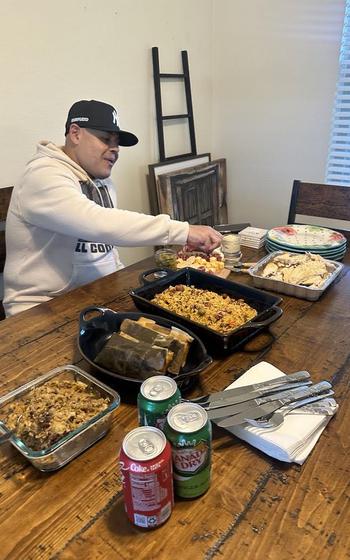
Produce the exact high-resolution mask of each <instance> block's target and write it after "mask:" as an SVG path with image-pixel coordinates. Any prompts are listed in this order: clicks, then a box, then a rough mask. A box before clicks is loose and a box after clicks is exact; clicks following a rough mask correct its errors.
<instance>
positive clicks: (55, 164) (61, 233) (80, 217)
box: [3, 100, 221, 316]
mask: <svg viewBox="0 0 350 560" xmlns="http://www.w3.org/2000/svg"><path fill="white" fill-rule="evenodd" d="M65 133H66V141H65V145H64V146H63V147H58V146H56V145H55V144H53V143H51V142H41V143H40V144H39V145H38V148H37V153H36V155H35V156H34V157H33V158H32V159H31V160H30V161H29V163H28V164H27V166H26V169H25V171H24V174H23V176H22V178H21V180H20V182H19V184H18V185H17V186H16V187H15V188H14V190H13V194H12V198H11V203H10V208H9V211H8V216H7V220H6V264H5V270H4V286H5V297H4V301H3V304H4V308H5V312H6V315H7V316H10V315H14V314H15V313H18V312H19V311H24V310H25V309H28V308H30V307H32V306H34V305H37V304H39V303H42V302H44V301H48V300H49V299H51V298H53V297H55V296H58V295H60V294H63V293H65V292H67V291H68V290H71V289H73V288H75V287H77V286H81V285H83V284H86V283H88V282H92V281H93V280H96V279H97V278H100V277H102V276H105V275H107V274H110V273H112V272H115V271H116V270H119V269H121V268H123V264H122V263H121V262H120V259H119V255H118V251H117V249H116V246H120V247H137V246H145V245H167V244H176V245H185V244H187V245H189V246H191V247H192V248H198V249H200V250H204V251H207V252H209V251H211V250H212V249H214V248H215V247H217V246H218V245H219V244H220V242H221V235H220V234H219V233H218V232H216V231H215V230H214V229H212V228H211V227H208V226H193V225H189V224H188V223H187V222H179V221H176V220H171V219H170V217H169V216H168V215H164V214H160V215H158V216H149V215H146V214H140V213H137V212H130V211H127V210H120V209H118V208H117V206H116V193H115V189H114V187H113V184H112V182H111V180H110V179H109V177H110V174H111V171H112V168H113V166H114V164H115V163H116V161H117V159H118V154H119V146H134V145H135V144H137V142H138V139H137V137H136V136H135V135H134V134H132V133H131V132H127V131H125V130H120V128H119V126H118V122H117V113H116V110H115V109H114V108H113V107H112V106H111V105H108V104H107V103H103V102H101V101H94V100H91V101H85V100H84V101H78V102H77V103H74V105H73V106H72V107H71V109H70V110H69V113H68V118H67V122H66V131H65Z"/></svg>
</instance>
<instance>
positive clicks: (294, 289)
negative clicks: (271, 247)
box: [248, 251, 344, 301]
mask: <svg viewBox="0 0 350 560" xmlns="http://www.w3.org/2000/svg"><path fill="white" fill-rule="evenodd" d="M286 252H287V251H274V252H273V253H270V254H269V255H267V257H264V258H263V259H261V260H260V261H258V262H257V263H256V264H255V265H254V266H251V267H250V268H249V269H248V272H249V274H250V276H251V277H252V278H253V282H254V286H257V287H258V288H262V289H263V290H272V291H273V292H279V293H281V294H287V295H288V296H294V297H297V298H301V299H307V300H309V301H316V300H318V299H319V298H320V297H321V295H322V294H323V293H324V292H325V291H326V290H327V288H329V286H330V285H331V284H332V283H333V282H334V280H335V279H336V277H337V276H338V275H339V274H340V272H341V270H342V269H343V268H344V266H343V265H342V264H341V263H339V262H337V261H331V260H327V259H325V260H326V263H330V264H332V265H334V266H335V267H336V268H335V270H334V272H333V273H332V274H331V275H330V276H329V278H328V279H327V280H326V281H325V282H324V284H323V285H322V286H321V287H319V288H311V287H310V286H301V285H299V284H289V283H288V282H283V281H282V280H275V279H273V278H265V277H264V276H261V273H262V270H263V268H264V267H265V266H266V265H267V263H269V262H270V261H272V260H273V259H274V258H275V257H276V256H278V255H282V254H284V253H286Z"/></svg>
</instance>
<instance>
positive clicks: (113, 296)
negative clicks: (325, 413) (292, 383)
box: [0, 249, 350, 560]
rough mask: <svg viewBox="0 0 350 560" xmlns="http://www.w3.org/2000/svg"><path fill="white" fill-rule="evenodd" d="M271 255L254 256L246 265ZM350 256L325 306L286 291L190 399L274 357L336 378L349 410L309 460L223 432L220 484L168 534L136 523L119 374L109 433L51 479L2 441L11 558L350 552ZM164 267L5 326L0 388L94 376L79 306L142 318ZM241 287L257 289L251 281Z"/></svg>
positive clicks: (130, 397)
mask: <svg viewBox="0 0 350 560" xmlns="http://www.w3.org/2000/svg"><path fill="white" fill-rule="evenodd" d="M263 254H264V252H263V251H261V250H260V252H259V253H257V252H255V251H254V250H250V249H244V259H245V260H250V261H251V260H256V259H257V258H259V257H261V256H263ZM343 262H344V269H343V270H342V272H341V274H340V275H339V277H338V278H337V279H336V281H335V282H334V284H332V285H331V287H330V288H329V289H328V290H327V291H326V292H325V293H324V294H323V295H322V296H321V298H320V299H319V300H318V301H316V302H312V301H307V300H305V299H299V298H296V297H291V296H287V295H283V296H282V297H283V301H282V303H281V304H280V305H281V307H282V309H283V315H282V317H281V318H280V319H279V320H277V321H276V322H275V323H273V324H272V325H271V327H270V328H269V331H268V332H266V333H265V332H263V333H261V334H260V335H259V336H257V337H256V338H253V339H252V340H251V341H250V342H249V343H248V344H247V345H246V347H243V348H241V349H239V350H238V351H236V352H233V353H232V354H230V355H229V356H226V357H224V358H221V359H215V360H214V361H213V363H212V364H211V365H210V366H209V367H207V368H206V369H205V370H204V371H203V372H202V373H201V374H200V375H199V376H198V379H196V382H195V383H194V384H193V385H192V387H191V388H189V389H188V392H187V394H186V397H188V398H191V397H193V396H197V395H199V394H205V393H208V392H213V391H217V390H221V389H223V388H225V387H226V386H227V385H229V384H230V383H232V382H233V381H234V380H236V379H238V378H239V377H240V376H241V375H242V374H243V373H244V372H245V371H246V370H248V369H249V368H250V367H251V366H253V365H255V364H257V363H259V362H261V361H263V360H264V361H267V362H269V363H270V364H272V365H274V366H276V367H277V368H279V369H280V370H282V371H283V372H284V373H287V374H288V373H292V372H294V371H298V370H308V371H309V372H310V374H311V378H312V380H313V381H314V382H318V381H321V380H328V381H330V382H331V383H332V385H333V388H334V391H335V398H336V400H337V402H338V403H339V405H340V406H339V410H338V412H337V414H336V416H334V417H333V418H332V419H331V420H330V422H329V423H328V425H327V427H326V428H325V430H324V431H323V433H322V435H321V436H320V439H319V440H318V442H317V444H316V446H315V447H314V449H313V450H312V452H311V454H310V455H309V456H308V458H307V460H306V461H305V462H304V464H303V465H299V464H296V463H287V462H281V461H278V460H276V459H273V458H272V457H270V456H268V455H266V454H264V453H263V452H261V451H258V450H257V449H256V448H254V447H252V446H251V445H249V444H247V443H245V442H243V441H242V440H240V439H238V438H237V437H235V436H233V435H232V434H229V433H228V432H227V431H225V430H224V429H218V428H216V429H214V433H213V459H212V461H213V462H212V481H211V486H210V488H209V490H208V491H207V492H206V493H205V494H204V495H203V496H201V497H199V498H197V499H192V500H184V499H179V498H176V499H175V505H174V509H173V512H172V515H171V517H170V518H169V520H168V521H167V522H166V523H165V524H164V525H163V526H161V527H159V528H157V529H154V530H145V529H140V528H137V527H135V526H133V525H132V524H131V523H130V522H129V521H128V519H127V517H126V514H125V511H124V500H123V491H122V484H121V478H120V473H119V467H118V455H119V451H120V447H121V442H122V440H123V438H124V436H125V435H126V434H127V433H128V432H129V431H130V430H131V429H133V428H135V427H137V425H138V424H137V408H136V400H135V399H136V394H137V390H138V385H137V386H136V388H135V384H131V383H130V384H129V385H128V384H123V385H121V384H118V381H117V380H115V379H114V378H112V377H110V378H108V379H107V382H109V383H110V385H111V386H112V387H114V388H115V389H116V390H117V391H118V392H119V393H120V396H121V401H122V402H121V405H120V407H119V408H118V409H117V410H116V411H115V413H114V417H113V422H112V427H111V429H110V431H109V432H108V433H107V435H106V436H105V437H104V438H102V439H101V440H100V441H98V442H97V443H96V444H95V445H93V446H92V447H90V448H89V449H88V450H86V451H85V452H84V453H82V454H81V455H80V456H78V457H77V458H75V459H74V460H73V461H71V462H70V463H69V464H67V465H66V466H64V467H63V468H61V469H60V470H57V471H55V472H51V473H43V472H41V471H39V470H37V469H35V468H34V467H33V466H32V465H31V464H30V463H29V462H28V461H27V460H26V459H25V458H24V457H23V456H22V455H21V454H20V453H19V452H18V451H17V450H16V449H15V448H14V447H13V446H12V445H11V444H10V443H9V442H6V443H5V444H3V445H2V446H1V448H0V475H1V476H0V558H1V559H2V560H5V559H6V560H10V559H11V560H39V559H40V560H44V559H45V560H46V559H59V560H73V559H78V560H80V559H81V560H83V559H84V560H86V559H91V560H101V559H109V560H110V559H118V560H119V559H120V560H134V559H147V560H152V559H154V560H156V559H157V560H168V559H169V558H173V557H177V555H179V558H181V560H186V559H191V560H197V559H203V560H204V559H205V560H211V559H217V560H220V559H222V558H224V559H233V558H237V559H240V558H245V560H260V559H269V560H275V559H276V560H277V559H278V560H287V559H288V560H289V559H293V560H302V559H311V558H317V559H318V560H321V559H322V560H323V559H328V558H332V559H333V560H340V559H345V558H350V515H349V511H350V509H349V499H350V482H349V481H350V407H349V406H348V401H349V399H350V341H349V325H350V304H349V302H350V272H349V271H350V268H349V265H350V255H349V254H347V256H346V258H345V259H344V261H343ZM153 266H154V260H153V258H152V257H150V258H148V259H145V260H143V261H141V262H138V263H136V264H133V265H131V266H128V267H127V268H125V269H123V270H121V271H119V272H116V273H114V274H112V275H110V276H106V277H105V278H102V279H100V280H98V281H96V282H93V283H91V284H88V285H86V286H83V287H80V288H78V289H76V290H73V291H71V292H69V293H67V294H65V295H63V296H60V297H57V298H55V299H52V300H51V301H49V302H47V303H44V304H41V305H39V306H36V307H33V308H32V309H30V310H28V311H25V312H23V313H19V314H18V315H16V316H14V317H11V318H8V319H5V320H3V321H1V322H0V341H1V342H0V354H1V359H0V394H1V395H3V394H5V393H6V392H8V391H10V390H12V389H14V388H16V387H18V386H20V385H22V384H23V383H25V382H27V381H29V380H32V379H34V378H35V377H37V376H39V375H41V374H44V373H46V372H47V371H49V370H51V369H53V368H55V367H57V366H62V365H65V364H75V365H77V366H79V367H81V368H82V369H84V370H86V371H89V372H93V369H92V367H91V365H89V364H88V363H87V362H85V361H84V359H83V358H82V356H81V354H80V353H79V351H78V347H77V336H78V320H79V314H80V312H81V310H82V309H84V308H86V307H88V306H91V305H96V306H102V307H107V308H110V309H113V310H115V311H132V310H135V307H134V304H133V302H132V300H131V298H130V296H129V291H130V289H132V288H135V287H137V286H139V275H140V273H141V272H142V271H144V270H147V269H150V268H152V267H153ZM229 279H230V280H232V281H234V282H239V283H244V284H248V285H250V286H252V285H253V283H252V278H251V277H250V276H249V275H248V274H243V273H231V275H230V277H229ZM271 335H273V339H272V336H271ZM269 342H270V343H269ZM96 375H98V374H96ZM104 381H106V379H104Z"/></svg>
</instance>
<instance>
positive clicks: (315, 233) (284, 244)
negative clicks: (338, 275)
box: [265, 224, 346, 261]
mask: <svg viewBox="0 0 350 560" xmlns="http://www.w3.org/2000/svg"><path fill="white" fill-rule="evenodd" d="M265 247H266V249H267V251H268V252H269V253H272V252H273V251H290V252H292V253H305V252H309V253H317V254H318V255H321V256H322V257H324V258H325V259H330V260H333V261H340V260H342V258H343V257H344V255H345V253H346V237H344V235H343V234H342V233H339V232H338V231H334V230H332V229H328V228H324V227H320V226H312V225H295V224H291V225H287V226H280V227H275V228H272V229H270V230H269V231H268V232H267V236H266V241H265Z"/></svg>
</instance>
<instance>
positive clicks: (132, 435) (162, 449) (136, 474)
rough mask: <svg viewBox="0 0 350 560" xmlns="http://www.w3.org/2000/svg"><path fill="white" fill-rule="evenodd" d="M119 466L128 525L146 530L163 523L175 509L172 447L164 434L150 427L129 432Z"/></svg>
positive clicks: (123, 445) (124, 442) (142, 427)
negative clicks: (129, 523) (131, 524)
mask: <svg viewBox="0 0 350 560" xmlns="http://www.w3.org/2000/svg"><path fill="white" fill-rule="evenodd" d="M119 465H120V472H121V478H122V482H123V490H124V502H125V511H126V513H127V516H128V518H129V519H130V521H131V523H133V524H134V525H137V526H138V527H144V528H146V529H152V528H154V527H158V526H159V525H161V524H162V523H164V522H165V521H166V520H167V519H168V518H169V517H170V514H171V512H172V509H173V506H174V490H173V471H172V460H171V447H170V444H169V442H168V441H167V440H166V437H165V435H164V434H163V432H161V431H160V430H159V429H158V428H155V427H153V426H141V427H140V428H135V429H134V430H132V431H131V432H129V433H128V434H127V435H126V436H125V438H124V440H123V443H122V448H121V450H120V457H119Z"/></svg>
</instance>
